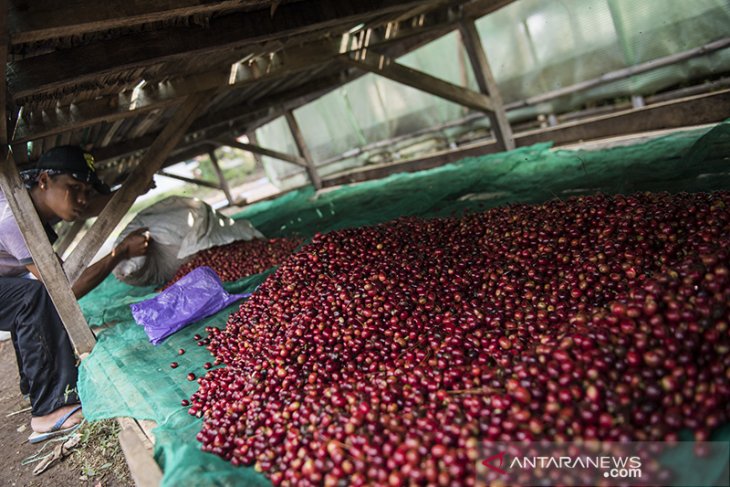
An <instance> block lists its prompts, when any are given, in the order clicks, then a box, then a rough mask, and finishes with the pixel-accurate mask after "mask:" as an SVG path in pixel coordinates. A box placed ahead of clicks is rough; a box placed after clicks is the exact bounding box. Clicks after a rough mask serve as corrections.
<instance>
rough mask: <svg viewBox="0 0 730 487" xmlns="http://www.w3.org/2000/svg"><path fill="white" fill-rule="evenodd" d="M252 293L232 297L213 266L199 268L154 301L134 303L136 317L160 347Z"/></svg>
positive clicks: (151, 339) (151, 340) (152, 340)
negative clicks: (179, 332)
mask: <svg viewBox="0 0 730 487" xmlns="http://www.w3.org/2000/svg"><path fill="white" fill-rule="evenodd" d="M250 295H251V294H250V293H248V294H228V292H226V290H225V289H223V286H222V285H221V280H220V278H219V277H218V275H217V274H216V273H215V272H214V271H213V269H211V268H210V267H205V266H203V267H198V268H196V269H194V270H192V271H190V272H189V273H188V274H186V275H185V277H183V278H182V279H180V280H179V281H177V282H176V283H175V284H173V285H172V286H170V287H169V288H167V289H165V290H164V291H162V292H161V293H160V294H158V295H157V296H155V297H154V298H152V299H148V300H146V301H140V302H139V303H134V304H131V305H130V307H131V308H132V316H133V317H134V320H135V321H136V322H137V324H139V325H142V326H143V327H144V331H145V333H147V336H148V337H149V338H150V342H152V344H154V345H159V344H160V343H161V342H162V341H163V340H164V339H165V338H167V337H168V336H170V335H172V334H173V333H175V332H176V331H178V330H180V329H182V328H184V327H186V326H187V325H189V324H191V323H194V322H196V321H198V320H201V319H203V318H205V317H208V316H210V315H212V314H215V313H217V312H218V311H220V310H222V309H223V308H225V307H226V306H228V305H229V304H231V303H233V302H235V301H238V300H239V299H243V298H247V297H249V296H250Z"/></svg>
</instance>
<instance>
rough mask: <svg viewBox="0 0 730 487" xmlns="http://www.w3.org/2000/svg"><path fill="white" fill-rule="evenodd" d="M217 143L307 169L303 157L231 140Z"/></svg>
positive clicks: (220, 140) (222, 139)
mask: <svg viewBox="0 0 730 487" xmlns="http://www.w3.org/2000/svg"><path fill="white" fill-rule="evenodd" d="M216 142H217V143H219V144H222V145H226V146H228V147H233V148H235V149H241V150H244V151H247V152H250V153H252V154H254V157H255V156H258V155H262V156H269V157H273V158H275V159H279V160H280V161H284V162H291V163H292V164H296V165H297V166H301V167H304V168H306V167H307V161H305V160H304V158H303V157H302V156H293V155H291V154H285V153H283V152H279V151H275V150H273V149H267V148H265V147H261V146H259V145H254V144H244V143H243V142H239V141H237V140H229V139H224V138H220V139H218V140H216Z"/></svg>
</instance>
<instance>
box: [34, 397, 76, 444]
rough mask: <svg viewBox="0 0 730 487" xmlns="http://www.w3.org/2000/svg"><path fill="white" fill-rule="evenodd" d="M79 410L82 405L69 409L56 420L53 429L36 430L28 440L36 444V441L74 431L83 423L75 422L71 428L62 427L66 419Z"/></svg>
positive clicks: (39, 441)
mask: <svg viewBox="0 0 730 487" xmlns="http://www.w3.org/2000/svg"><path fill="white" fill-rule="evenodd" d="M79 410H81V405H78V406H76V407H75V408H73V409H72V410H71V411H69V412H68V413H66V414H64V415H63V416H62V417H61V418H60V419H59V420H58V421H56V424H54V425H53V426H52V427H51V429H50V430H49V431H46V432H45V433H37V432H35V431H34V432H33V433H32V434H31V435H30V436H29V437H28V442H30V443H33V444H35V443H41V442H43V441H46V440H50V439H51V438H55V437H57V436H63V435H65V434H67V433H70V432H72V431H73V430H75V429H76V428H78V427H79V426H81V423H79V424H75V425H73V426H71V427H69V428H63V429H61V427H62V426H63V423H65V422H66V420H68V418H70V417H71V416H73V415H74V414H75V413H76V412H78V411H79Z"/></svg>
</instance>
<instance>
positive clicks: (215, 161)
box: [208, 149, 235, 205]
mask: <svg viewBox="0 0 730 487" xmlns="http://www.w3.org/2000/svg"><path fill="white" fill-rule="evenodd" d="M208 157H210V162H211V163H212V164H213V169H215V174H216V176H218V181H219V183H220V189H221V191H223V194H225V195H226V199H227V200H228V204H229V205H233V204H235V203H234V202H233V196H231V188H229V187H228V181H226V178H225V176H224V175H223V171H221V166H220V164H219V163H218V157H216V155H215V150H214V149H211V150H210V151H209V152H208Z"/></svg>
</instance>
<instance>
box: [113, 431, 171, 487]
mask: <svg viewBox="0 0 730 487" xmlns="http://www.w3.org/2000/svg"><path fill="white" fill-rule="evenodd" d="M125 419H126V418H125ZM129 421H131V422H133V423H135V424H130V422H129ZM129 421H119V424H120V425H121V426H122V431H120V432H119V444H120V445H121V447H122V453H124V458H125V459H126V460H127V465H128V466H129V473H130V474H131V475H132V480H134V485H135V486H137V487H158V486H159V485H160V483H161V482H162V470H160V466H159V465H157V462H155V459H154V457H153V456H152V450H151V449H150V448H149V446H150V445H146V444H145V443H148V442H147V441H144V440H143V438H146V435H145V434H144V432H143V431H142V430H141V428H140V426H139V425H138V424H136V422H134V420H129Z"/></svg>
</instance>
